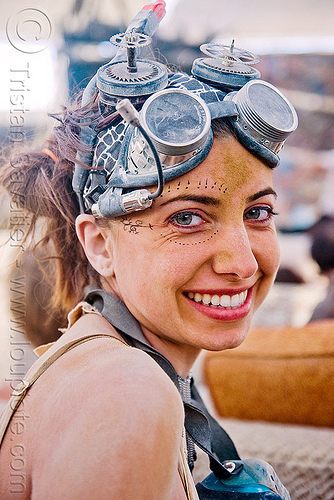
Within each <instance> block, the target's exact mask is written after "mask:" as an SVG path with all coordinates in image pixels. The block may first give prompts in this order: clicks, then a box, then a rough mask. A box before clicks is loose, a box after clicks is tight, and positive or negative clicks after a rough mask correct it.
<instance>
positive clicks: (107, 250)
mask: <svg viewBox="0 0 334 500" xmlns="http://www.w3.org/2000/svg"><path fill="white" fill-rule="evenodd" d="M76 231H77V235H78V238H79V241H80V243H81V245H82V247H83V249H84V251H85V254H86V257H87V259H88V260H89V262H90V263H91V265H92V266H93V267H94V269H95V270H96V271H97V272H98V273H99V274H100V275H101V276H104V277H106V278H107V277H110V276H113V275H114V267H113V251H112V248H113V245H112V236H111V231H110V232H109V231H107V230H106V229H105V228H101V227H100V226H98V225H97V224H96V220H95V219H94V217H93V216H92V215H88V214H80V215H78V217H77V219H76Z"/></svg>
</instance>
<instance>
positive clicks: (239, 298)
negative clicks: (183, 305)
mask: <svg viewBox="0 0 334 500" xmlns="http://www.w3.org/2000/svg"><path fill="white" fill-rule="evenodd" d="M247 294H248V290H245V291H244V292H240V293H236V294H234V295H221V296H219V295H210V294H208V293H204V294H203V295H202V294H201V293H198V292H196V293H193V292H188V294H187V295H188V298H189V299H191V300H194V301H195V302H202V304H204V305H206V306H208V305H212V306H215V307H219V306H220V307H225V308H236V307H240V306H242V304H244V302H245V301H246V298H247Z"/></svg>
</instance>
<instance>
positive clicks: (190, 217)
mask: <svg viewBox="0 0 334 500" xmlns="http://www.w3.org/2000/svg"><path fill="white" fill-rule="evenodd" d="M170 222H171V223H172V224H174V225H175V226H179V227H192V228H194V227H198V226H200V225H201V224H203V223H205V221H204V220H203V218H202V217H201V216H200V215H199V214H197V213H194V212H179V213H177V214H175V215H173V217H172V218H171V219H170Z"/></svg>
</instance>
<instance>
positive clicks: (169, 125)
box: [140, 88, 211, 156]
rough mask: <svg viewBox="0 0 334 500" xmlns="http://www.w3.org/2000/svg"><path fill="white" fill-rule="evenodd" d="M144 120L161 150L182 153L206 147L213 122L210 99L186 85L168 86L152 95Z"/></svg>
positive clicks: (143, 112)
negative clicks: (203, 97)
mask: <svg viewBox="0 0 334 500" xmlns="http://www.w3.org/2000/svg"><path fill="white" fill-rule="evenodd" d="M140 118H141V123H142V126H143V128H144V129H145V130H146V132H147V133H148V134H149V136H150V138H151V139H152V142H153V144H154V146H155V148H156V150H157V151H158V153H161V154H164V155H167V156H182V155H186V154H188V153H191V152H193V151H196V150H197V149H200V148H201V147H203V145H204V144H205V143H206V142H207V138H208V134H209V131H210V126H211V114H210V111H209V108H208V106H207V105H206V103H205V102H204V101H203V100H202V99H201V98H200V97H198V96H197V95H195V94H193V93H191V92H189V91H187V90H183V89H175V88H170V89H164V90H161V91H160V92H157V93H156V94H153V95H152V96H150V97H149V98H148V99H147V101H146V102H145V104H144V106H143V108H142V110H141V113H140Z"/></svg>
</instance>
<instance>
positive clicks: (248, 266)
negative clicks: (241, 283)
mask: <svg viewBox="0 0 334 500" xmlns="http://www.w3.org/2000/svg"><path fill="white" fill-rule="evenodd" d="M217 237H218V239H217V243H216V248H215V254H214V256H213V260H212V268H213V270H214V271H215V272H216V273H217V274H228V275H231V276H233V277H234V278H235V279H248V278H251V277H252V276H254V274H255V273H256V271H257V270H258V267H259V266H258V262H257V260H256V258H255V255H254V253H253V249H252V245H251V242H250V240H249V236H248V233H247V231H246V229H245V227H244V226H242V227H236V226H234V227H229V228H225V230H224V231H223V232H220V233H218V234H217Z"/></svg>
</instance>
